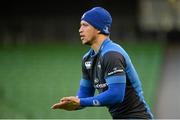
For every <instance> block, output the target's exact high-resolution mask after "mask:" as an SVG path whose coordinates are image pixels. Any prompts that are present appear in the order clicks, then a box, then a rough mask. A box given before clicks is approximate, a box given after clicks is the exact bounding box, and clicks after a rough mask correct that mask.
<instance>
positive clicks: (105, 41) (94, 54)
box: [90, 38, 111, 57]
mask: <svg viewBox="0 0 180 120" xmlns="http://www.w3.org/2000/svg"><path fill="white" fill-rule="evenodd" d="M110 41H111V40H110V39H109V38H106V39H105V40H104V41H103V43H102V44H101V46H100V48H99V50H98V52H97V53H96V52H95V51H94V50H93V49H92V48H91V49H90V56H91V57H95V56H96V55H97V54H99V53H100V52H101V50H102V49H103V48H104V46H105V45H106V44H107V43H109V42H110Z"/></svg>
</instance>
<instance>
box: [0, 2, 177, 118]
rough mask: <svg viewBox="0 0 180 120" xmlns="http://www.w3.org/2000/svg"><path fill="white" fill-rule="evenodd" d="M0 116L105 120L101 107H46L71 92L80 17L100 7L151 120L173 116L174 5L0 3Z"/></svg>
mask: <svg viewBox="0 0 180 120" xmlns="http://www.w3.org/2000/svg"><path fill="white" fill-rule="evenodd" d="M0 6H1V7H0V14H1V18H0V118H1V119H3V118H18V119H19V118H24V119H30V118H36V119H42V118H49V119H52V118H59V119H67V118H68V119H80V118H84V119H88V118H95V119H110V118H111V117H110V115H109V113H108V111H107V109H106V108H104V107H100V108H98V107H94V108H91V107H90V108H86V109H84V110H79V111H73V112H67V111H63V110H56V111H55V110H52V109H50V107H51V105H52V104H54V103H56V102H57V101H59V99H60V98H61V97H63V96H71V95H75V94H76V91H77V89H78V87H79V79H80V76H81V59H82V56H83V54H84V53H85V52H86V51H87V50H88V49H89V47H88V46H83V45H81V42H80V38H79V34H78V29H79V22H80V18H81V15H82V14H83V13H84V12H85V11H86V10H88V9H90V8H91V7H94V6H102V7H104V8H106V9H107V10H109V11H110V13H111V14H112V17H113V25H112V30H111V31H112V32H111V39H112V40H113V41H116V42H117V43H119V44H120V45H121V46H122V47H124V48H125V49H126V51H127V52H128V53H129V55H130V57H131V59H132V62H133V63H134V65H135V67H136V69H137V72H138V73H139V77H140V79H141V81H142V87H143V90H144V95H145V98H146V100H147V102H148V104H149V105H150V107H151V109H152V111H153V114H154V116H155V118H163V119H168V118H171V119H174V118H176V119H177V118H180V102H179V101H180V96H179V95H178V91H179V85H180V76H179V73H180V70H179V68H180V62H179V61H180V54H179V53H180V44H179V39H180V1H179V0H157V1H156V0H121V1H120V0H119V1H118V0H116V1H112V0H111V1H110V0H79V1H75V0H66V1H65V0H61V1H59V2H57V1H19V0H16V1H4V3H1V5H0Z"/></svg>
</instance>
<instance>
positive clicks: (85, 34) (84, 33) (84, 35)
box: [79, 20, 99, 45]
mask: <svg viewBox="0 0 180 120" xmlns="http://www.w3.org/2000/svg"><path fill="white" fill-rule="evenodd" d="M79 33H80V37H81V41H82V44H87V45H92V44H93V43H94V42H95V40H96V37H97V35H98V33H99V31H98V30H97V29H95V28H94V27H93V26H92V25H90V24H89V23H87V22H86V21H83V20H82V21H81V23H80V28H79Z"/></svg>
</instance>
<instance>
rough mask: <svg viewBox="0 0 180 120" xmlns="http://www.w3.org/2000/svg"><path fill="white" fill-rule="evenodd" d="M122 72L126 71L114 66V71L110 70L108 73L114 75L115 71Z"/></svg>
mask: <svg viewBox="0 0 180 120" xmlns="http://www.w3.org/2000/svg"><path fill="white" fill-rule="evenodd" d="M122 72H124V70H123V69H118V68H113V71H112V72H109V73H108V75H112V74H115V73H122Z"/></svg>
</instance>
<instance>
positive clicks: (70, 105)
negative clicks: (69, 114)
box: [51, 96, 80, 111]
mask: <svg viewBox="0 0 180 120" xmlns="http://www.w3.org/2000/svg"><path fill="white" fill-rule="evenodd" d="M51 108H52V109H64V110H68V111H72V110H76V109H78V108H80V99H79V98H78V97H74V96H70V97H64V98H62V99H61V100H60V101H59V103H56V104H54V105H53V106H52V107H51Z"/></svg>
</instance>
